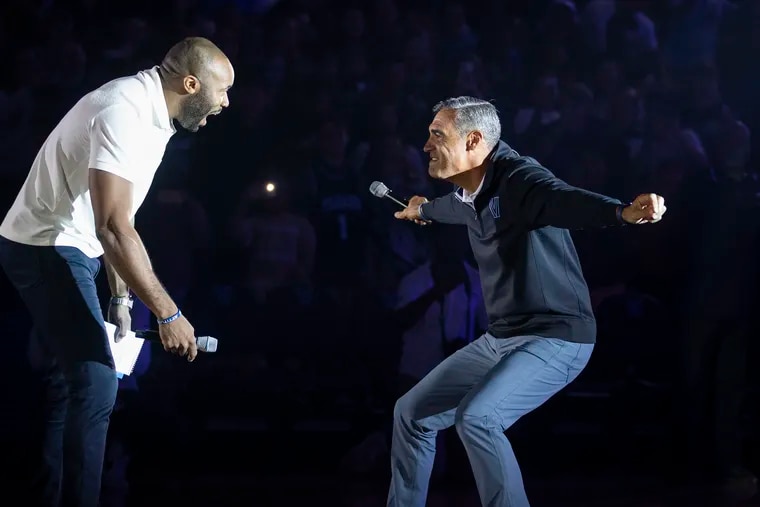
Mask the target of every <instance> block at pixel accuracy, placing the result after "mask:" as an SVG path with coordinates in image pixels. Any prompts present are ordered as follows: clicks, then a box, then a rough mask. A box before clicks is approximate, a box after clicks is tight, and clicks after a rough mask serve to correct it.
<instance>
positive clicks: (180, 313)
mask: <svg viewBox="0 0 760 507" xmlns="http://www.w3.org/2000/svg"><path fill="white" fill-rule="evenodd" d="M180 317H182V312H181V311H179V310H177V313H175V314H174V315H172V316H171V317H166V318H165V319H158V323H159V324H168V323H169V322H174V321H175V320H177V319H178V318H180Z"/></svg>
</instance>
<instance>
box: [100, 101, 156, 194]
mask: <svg viewBox="0 0 760 507" xmlns="http://www.w3.org/2000/svg"><path fill="white" fill-rule="evenodd" d="M143 129H144V127H143V126H142V125H141V124H140V120H139V117H138V116H137V113H136V112H135V111H134V110H133V109H131V108H129V107H124V106H120V107H111V108H108V109H106V110H104V111H102V112H100V113H99V114H98V115H97V116H95V118H94V120H93V123H92V127H91V128H90V163H89V166H90V168H93V169H99V170H101V171H106V172H109V173H112V174H115V175H116V176H119V177H121V178H124V179H125V180H127V181H130V182H133V183H134V181H135V180H136V178H137V171H138V170H139V167H137V166H136V165H137V163H136V159H137V156H138V155H137V154H139V153H140V150H141V149H142V146H141V145H142V139H143V138H142V131H143Z"/></svg>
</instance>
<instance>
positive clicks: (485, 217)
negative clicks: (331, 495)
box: [388, 97, 665, 507]
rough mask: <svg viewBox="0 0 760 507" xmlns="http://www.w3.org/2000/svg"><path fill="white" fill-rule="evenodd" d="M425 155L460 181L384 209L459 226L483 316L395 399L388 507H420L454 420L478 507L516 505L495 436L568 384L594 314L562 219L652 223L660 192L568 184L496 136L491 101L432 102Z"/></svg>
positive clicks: (585, 350) (516, 477)
mask: <svg viewBox="0 0 760 507" xmlns="http://www.w3.org/2000/svg"><path fill="white" fill-rule="evenodd" d="M433 112H434V113H435V117H434V119H433V121H432V123H431V124H430V127H429V131H430V137H429V139H428V141H427V143H426V144H425V152H426V153H427V154H428V155H429V156H430V162H429V167H428V172H429V173H430V175H431V176H432V177H433V178H437V179H443V180H447V181H449V182H451V183H454V184H455V185H456V186H457V187H458V189H457V190H456V191H455V192H453V193H451V194H449V195H447V196H444V197H441V198H438V199H435V200H434V201H430V202H428V200H427V199H425V198H424V197H418V196H415V197H413V198H412V199H410V201H409V204H408V206H407V208H406V209H404V210H403V211H399V212H397V213H396V215H395V216H396V218H399V219H404V220H411V221H414V222H416V223H418V224H425V223H430V222H440V223H452V224H462V225H466V226H467V229H468V231H469V238H470V245H471V247H472V250H473V253H474V255H475V260H476V261H477V264H478V268H479V271H480V281H481V285H482V289H483V298H484V301H485V305H486V310H487V312H488V318H489V327H488V331H487V332H486V334H485V335H483V336H482V337H480V338H479V339H477V340H475V341H474V342H472V343H471V344H470V345H468V346H466V347H464V348H462V349H460V350H459V351H457V352H456V353H454V354H453V355H451V356H450V357H448V358H447V359H446V360H444V361H443V362H442V363H441V364H439V365H438V366H437V367H436V368H435V369H434V370H433V371H431V372H430V373H429V374H428V375H427V376H426V377H425V378H424V379H422V380H421V381H420V382H419V383H418V384H417V385H416V386H414V387H413V388H412V389H410V390H409V392H407V393H406V394H405V395H404V396H402V397H401V398H400V399H399V400H398V402H397V403H396V407H395V410H394V423H393V444H392V449H391V466H392V477H391V485H390V492H389V495H388V506H389V507H396V506H398V507H423V506H424V505H425V499H426V496H427V488H428V481H429V478H430V472H431V468H432V464H433V457H434V455H435V437H436V433H437V432H438V430H442V429H445V428H448V427H450V426H456V430H457V433H458V434H459V436H460V438H461V439H462V442H463V443H464V446H465V449H466V451H467V454H468V456H469V458H470V463H471V465H472V468H473V473H474V476H475V480H476V483H477V487H478V492H479V494H480V498H481V502H482V504H483V505H484V506H486V505H487V506H491V507H497V506H499V507H526V506H528V499H527V496H526V494H525V488H524V487H523V481H522V476H521V473H520V468H519V466H518V464H517V460H516V458H515V455H514V453H513V452H512V448H511V446H510V444H509V440H507V438H506V436H505V435H504V431H505V430H506V429H507V428H509V427H510V426H511V425H512V424H513V423H514V422H515V421H517V419H519V418H520V417H521V416H523V415H524V414H526V413H528V412H530V411H531V410H533V409H535V408H536V407H538V406H539V405H541V404H542V403H544V402H545V401H546V400H547V399H548V398H550V397H551V396H552V395H554V394H555V393H556V392H558V391H559V390H560V389H562V388H563V387H565V386H566V385H567V384H568V383H570V382H571V381H573V380H574V379H575V378H576V377H577V376H578V374H579V373H580V372H581V370H583V368H584V367H585V366H586V364H587V363H588V360H589V358H590V357H591V351H592V349H593V347H594V342H595V340H596V322H595V320H594V314H593V312H592V309H591V302H590V298H589V292H588V287H587V286H586V282H585V280H584V279H583V274H582V272H581V266H580V262H579V260H578V256H577V254H576V252H575V247H574V246H573V242H572V239H571V237H570V233H569V231H568V229H581V228H588V227H606V226H614V225H622V224H643V223H653V222H657V221H659V220H660V219H661V218H662V215H663V214H664V213H665V204H664V199H663V198H662V197H660V196H657V195H654V194H642V195H640V196H638V197H637V198H636V199H635V200H634V202H633V203H631V204H628V205H625V204H623V203H622V202H621V201H618V200H615V199H611V198H609V197H605V196H602V195H599V194H595V193H592V192H588V191H586V190H582V189H579V188H575V187H572V186H570V185H567V184H566V183H564V182H563V181H561V180H559V179H557V178H555V177H554V175H553V174H552V173H551V172H549V171H548V170H547V169H545V168H544V167H542V166H541V165H540V164H539V163H538V162H536V160H534V159H532V158H530V157H522V156H520V155H519V154H518V153H517V152H516V151H514V150H513V149H511V148H510V147H509V146H507V144H505V143H504V142H502V141H500V136H501V126H500V122H499V117H498V114H497V112H496V109H495V108H494V106H493V105H492V104H490V103H489V102H486V101H483V100H479V99H476V98H472V97H458V98H452V99H448V100H445V101H443V102H441V103H439V104H438V105H436V106H435V108H434V109H433Z"/></svg>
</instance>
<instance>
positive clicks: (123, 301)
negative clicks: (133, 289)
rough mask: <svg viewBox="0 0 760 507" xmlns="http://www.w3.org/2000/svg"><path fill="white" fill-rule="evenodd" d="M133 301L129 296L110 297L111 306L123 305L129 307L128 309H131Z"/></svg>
mask: <svg viewBox="0 0 760 507" xmlns="http://www.w3.org/2000/svg"><path fill="white" fill-rule="evenodd" d="M134 303H135V302H134V300H133V299H132V297H131V296H113V297H111V304H112V305H124V306H127V307H129V309H130V310H131V309H132V305H134Z"/></svg>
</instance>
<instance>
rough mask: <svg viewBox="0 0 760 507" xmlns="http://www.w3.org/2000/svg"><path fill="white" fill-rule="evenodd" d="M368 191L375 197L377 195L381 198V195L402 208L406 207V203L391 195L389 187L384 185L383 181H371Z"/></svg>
mask: <svg viewBox="0 0 760 507" xmlns="http://www.w3.org/2000/svg"><path fill="white" fill-rule="evenodd" d="M369 192H370V193H371V194H372V195H374V196H375V197H379V198H380V199H382V198H383V197H387V198H388V199H390V200H391V201H393V202H395V203H396V204H398V205H399V206H401V207H402V208H406V206H407V204H406V203H404V202H401V201H399V200H398V199H396V198H395V197H393V196H392V195H391V189H389V188H388V187H387V186H385V183H383V182H382V181H373V182H372V184H371V185H370V186H369Z"/></svg>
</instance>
